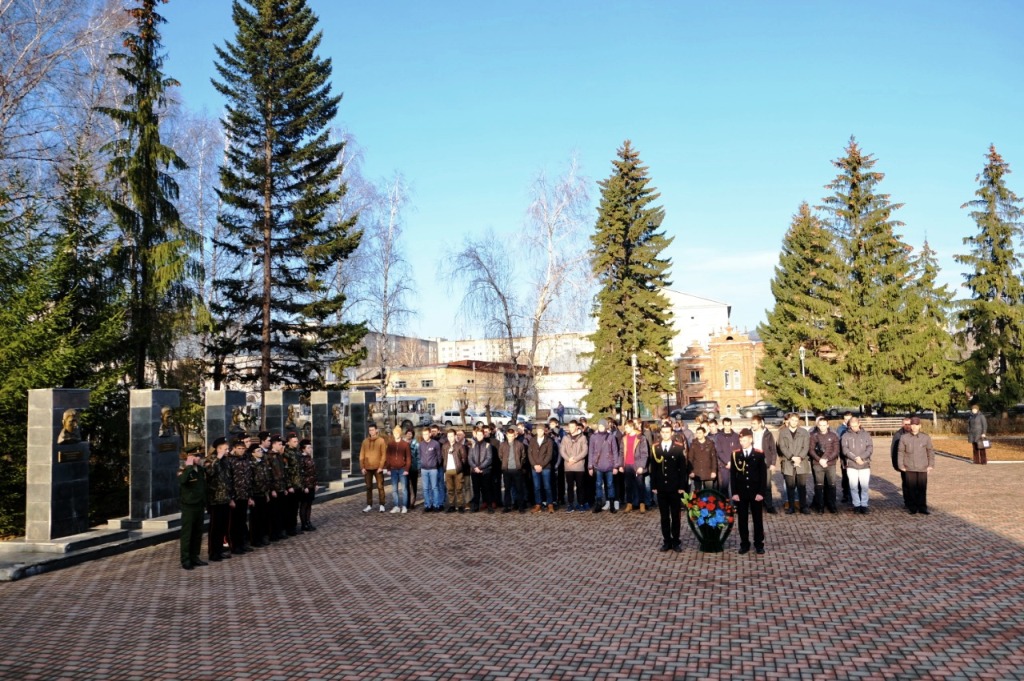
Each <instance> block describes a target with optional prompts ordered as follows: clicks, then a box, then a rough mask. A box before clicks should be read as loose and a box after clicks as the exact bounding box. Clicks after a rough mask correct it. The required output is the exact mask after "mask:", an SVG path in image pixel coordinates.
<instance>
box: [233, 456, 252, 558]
mask: <svg viewBox="0 0 1024 681" xmlns="http://www.w3.org/2000/svg"><path fill="white" fill-rule="evenodd" d="M228 464H229V466H230V470H231V501H230V502H228V507H229V508H230V509H231V512H230V529H229V535H230V539H231V553H232V554H234V555H238V554H242V553H246V552H248V551H251V550H252V549H250V548H248V546H247V545H248V543H249V527H248V523H247V520H248V515H249V508H250V507H251V506H253V505H254V503H255V502H253V499H252V472H251V470H250V467H249V457H248V456H246V454H245V441H244V440H235V441H234V443H232V447H231V456H229V457H228Z"/></svg>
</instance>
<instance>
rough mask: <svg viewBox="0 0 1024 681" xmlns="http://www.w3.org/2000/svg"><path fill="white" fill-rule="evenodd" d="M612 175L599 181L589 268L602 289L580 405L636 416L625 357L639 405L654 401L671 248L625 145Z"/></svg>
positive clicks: (666, 331)
mask: <svg viewBox="0 0 1024 681" xmlns="http://www.w3.org/2000/svg"><path fill="white" fill-rule="evenodd" d="M612 165H613V166H614V170H613V172H612V174H611V176H610V177H609V178H608V179H606V180H603V181H601V182H599V183H598V186H600V187H601V203H600V206H599V207H598V218H597V225H596V229H595V233H594V234H593V235H592V236H591V244H592V246H593V251H592V259H591V265H592V268H593V272H594V275H595V276H596V278H597V280H598V282H599V283H600V285H601V288H600V290H599V291H598V294H597V302H596V310H595V314H596V316H597V331H595V332H594V334H593V335H592V336H591V337H590V338H591V340H592V341H593V343H594V353H593V355H592V358H593V361H592V363H591V365H590V367H589V368H588V370H587V371H586V373H585V374H584V382H585V383H586V385H587V386H589V389H590V392H589V394H588V396H587V407H588V408H589V409H590V410H591V411H593V412H594V413H608V412H611V411H613V410H614V409H615V408H616V407H617V406H619V405H621V406H622V411H623V412H629V413H632V414H638V413H639V412H638V410H637V408H636V406H637V405H634V404H633V393H632V390H633V378H632V367H631V356H632V355H633V354H636V356H637V364H638V373H637V393H638V400H639V403H640V404H641V405H642V404H658V403H660V399H659V397H660V395H661V394H662V393H665V392H667V391H669V390H670V388H669V383H668V376H669V375H670V374H671V373H672V366H671V363H670V361H669V358H670V357H671V354H672V349H671V347H672V344H671V341H672V335H673V329H672V316H671V310H670V309H669V302H668V299H667V298H666V297H665V295H664V294H663V293H662V291H661V289H663V288H664V287H666V286H668V285H669V284H670V282H669V280H668V270H669V267H670V266H671V261H670V260H668V259H667V258H663V257H661V252H662V251H663V250H664V249H665V248H666V247H667V246H668V245H669V244H671V243H672V238H671V237H666V236H665V232H664V231H663V230H662V229H661V223H662V220H664V218H665V211H664V209H663V208H661V207H660V206H655V205H652V204H653V203H654V202H655V201H656V200H657V199H658V197H659V196H660V195H659V194H658V192H657V190H656V189H655V188H654V187H652V186H650V179H649V178H648V176H647V167H646V166H644V165H642V164H641V162H640V156H639V154H638V153H637V152H636V151H635V150H634V149H633V147H632V145H631V144H630V142H629V141H628V140H627V141H626V142H625V144H623V146H622V147H621V148H620V149H619V150H618V158H617V159H616V160H614V161H612Z"/></svg>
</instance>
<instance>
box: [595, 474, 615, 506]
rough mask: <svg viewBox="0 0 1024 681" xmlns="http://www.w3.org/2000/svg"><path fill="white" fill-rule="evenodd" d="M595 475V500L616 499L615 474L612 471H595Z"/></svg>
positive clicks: (596, 501)
mask: <svg viewBox="0 0 1024 681" xmlns="http://www.w3.org/2000/svg"><path fill="white" fill-rule="evenodd" d="M594 477H595V478H596V483H595V484H596V489H595V490H594V502H595V503H599V502H601V501H615V475H614V474H613V473H612V471H594ZM602 490H603V491H602Z"/></svg>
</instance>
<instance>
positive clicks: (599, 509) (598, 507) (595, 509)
mask: <svg viewBox="0 0 1024 681" xmlns="http://www.w3.org/2000/svg"><path fill="white" fill-rule="evenodd" d="M600 512H601V507H600V506H594V510H593V513H600Z"/></svg>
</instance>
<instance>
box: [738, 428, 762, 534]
mask: <svg viewBox="0 0 1024 681" xmlns="http://www.w3.org/2000/svg"><path fill="white" fill-rule="evenodd" d="M753 445H754V434H753V433H752V432H751V431H750V429H749V428H744V429H743V430H742V431H740V448H739V449H737V450H735V451H734V452H733V453H732V462H731V463H732V500H733V501H734V502H736V508H737V511H738V514H737V515H738V516H739V518H738V520H739V524H740V553H747V552H749V551H750V534H749V533H750V529H749V528H748V527H747V518H748V516H751V515H752V516H753V517H754V549H755V550H756V551H757V553H758V554H762V553H764V516H763V515H762V512H763V511H764V494H763V492H764V480H765V476H766V475H767V471H768V467H767V466H766V465H765V462H764V453H763V452H761V451H759V450H757V449H754V446H753Z"/></svg>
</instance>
